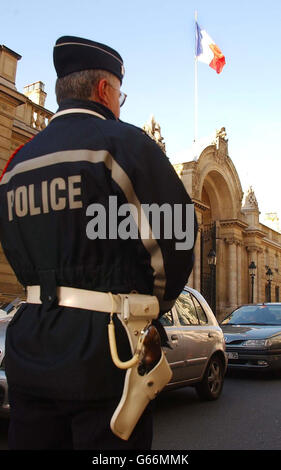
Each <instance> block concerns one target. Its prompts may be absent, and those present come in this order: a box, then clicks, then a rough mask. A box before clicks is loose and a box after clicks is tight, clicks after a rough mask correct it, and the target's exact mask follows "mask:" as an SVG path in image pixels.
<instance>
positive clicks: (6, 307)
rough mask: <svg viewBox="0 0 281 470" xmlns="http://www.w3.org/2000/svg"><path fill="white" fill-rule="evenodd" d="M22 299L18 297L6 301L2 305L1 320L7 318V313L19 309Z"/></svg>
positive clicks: (0, 309)
mask: <svg viewBox="0 0 281 470" xmlns="http://www.w3.org/2000/svg"><path fill="white" fill-rule="evenodd" d="M20 302H21V299H20V298H19V297H17V298H16V299H13V300H11V301H10V302H5V303H3V304H2V305H1V306H0V320H2V319H5V318H6V316H7V315H10V314H12V315H13V314H14V313H15V312H16V311H17V307H18V306H19V304H20Z"/></svg>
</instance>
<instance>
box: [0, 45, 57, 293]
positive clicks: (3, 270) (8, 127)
mask: <svg viewBox="0 0 281 470" xmlns="http://www.w3.org/2000/svg"><path fill="white" fill-rule="evenodd" d="M20 59H21V56H20V55H19V54H17V53H16V52H14V51H12V50H11V49H9V48H8V47H6V46H4V45H2V46H1V45H0V171H1V172H2V170H3V168H4V166H5V165H6V163H7V160H8V159H9V157H10V156H11V154H12V153H13V152H14V150H15V149H16V148H18V147H19V146H20V145H22V144H25V143H26V142H28V141H29V140H30V139H31V138H32V137H34V135H36V134H37V133H38V132H39V131H40V130H42V129H44V127H46V125H47V124H48V121H49V119H50V118H51V116H52V115H53V113H52V112H51V111H48V110H47V109H45V108H44V104H45V98H46V93H45V91H44V84H43V83H42V82H37V83H33V84H31V85H29V86H27V87H25V89H24V93H20V92H19V91H18V90H17V89H16V85H15V83H16V72H17V63H18V61H19V60H20ZM23 293H24V292H23V288H22V286H21V285H20V284H19V283H18V282H17V279H16V277H15V275H14V272H13V271H12V269H11V267H10V265H9V264H8V262H7V260H6V258H5V255H4V253H3V250H2V248H1V247H0V302H1V301H5V300H6V299H7V298H8V297H9V298H10V297H12V296H14V295H15V294H16V295H19V296H22V295H23Z"/></svg>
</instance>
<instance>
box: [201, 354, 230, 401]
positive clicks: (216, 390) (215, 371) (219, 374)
mask: <svg viewBox="0 0 281 470" xmlns="http://www.w3.org/2000/svg"><path fill="white" fill-rule="evenodd" d="M223 382H224V367H223V363H222V361H221V359H220V358H219V357H218V356H213V357H212V358H211V359H210V361H209V363H208V365H207V368H206V371H205V374H204V377H203V380H202V381H201V382H199V383H198V384H196V385H195V389H196V392H197V394H198V396H199V398H200V399H201V400H209V401H211V400H217V398H219V396H220V394H221V391H222V388H223Z"/></svg>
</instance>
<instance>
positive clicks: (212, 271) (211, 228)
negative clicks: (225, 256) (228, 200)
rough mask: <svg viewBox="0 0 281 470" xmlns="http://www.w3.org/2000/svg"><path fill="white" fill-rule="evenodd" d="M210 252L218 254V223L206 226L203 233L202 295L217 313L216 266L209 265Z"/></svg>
mask: <svg viewBox="0 0 281 470" xmlns="http://www.w3.org/2000/svg"><path fill="white" fill-rule="evenodd" d="M210 250H214V251H215V252H216V222H213V223H211V224H208V225H204V228H203V230H202V231H201V250H200V252H201V259H200V268H201V269H200V272H201V279H200V285H201V294H202V295H203V297H205V299H206V300H207V302H208V304H209V305H210V307H211V308H212V310H213V312H214V313H216V266H215V265H213V266H212V265H209V264H208V254H209V253H210Z"/></svg>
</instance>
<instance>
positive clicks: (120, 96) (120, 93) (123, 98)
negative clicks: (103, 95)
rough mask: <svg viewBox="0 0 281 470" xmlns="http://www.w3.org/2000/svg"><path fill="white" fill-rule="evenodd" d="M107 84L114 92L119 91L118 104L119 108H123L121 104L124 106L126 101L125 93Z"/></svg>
mask: <svg viewBox="0 0 281 470" xmlns="http://www.w3.org/2000/svg"><path fill="white" fill-rule="evenodd" d="M107 84H108V85H109V86H111V88H113V89H114V90H116V91H119V104H120V108H121V106H123V104H124V103H125V101H126V98H127V95H126V93H124V92H123V91H121V90H119V88H116V87H115V86H112V85H111V83H109V82H107Z"/></svg>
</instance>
